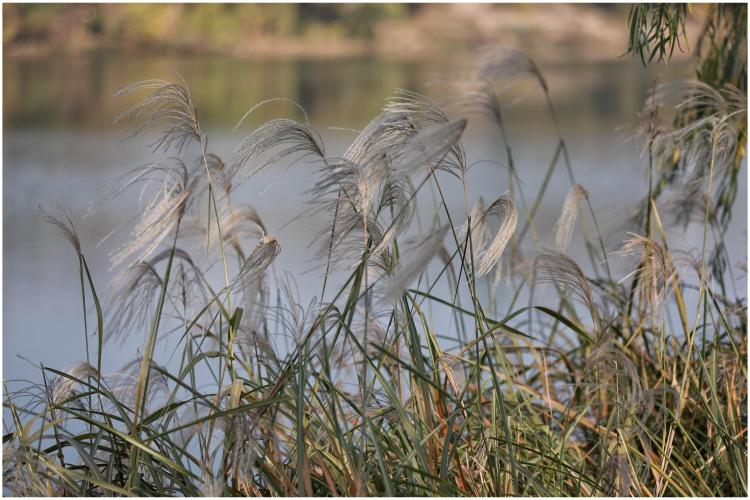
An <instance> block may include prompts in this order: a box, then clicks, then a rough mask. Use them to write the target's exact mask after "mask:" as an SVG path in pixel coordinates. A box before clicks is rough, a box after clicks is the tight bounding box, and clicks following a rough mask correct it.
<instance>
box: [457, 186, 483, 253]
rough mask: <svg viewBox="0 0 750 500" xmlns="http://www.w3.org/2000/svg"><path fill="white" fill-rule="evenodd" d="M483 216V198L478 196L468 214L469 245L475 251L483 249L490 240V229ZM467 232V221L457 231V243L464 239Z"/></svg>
mask: <svg viewBox="0 0 750 500" xmlns="http://www.w3.org/2000/svg"><path fill="white" fill-rule="evenodd" d="M484 214H485V208H484V198H483V197H481V196H480V197H479V199H478V200H477V201H476V203H474V206H473V207H471V211H470V212H469V219H470V220H471V244H472V246H473V247H474V248H475V249H483V248H484V247H485V245H486V244H487V241H488V240H489V238H490V228H489V224H488V223H487V219H486V218H485V216H484ZM468 230H469V221H468V220H467V221H466V222H465V223H463V224H462V225H461V227H460V228H459V230H458V239H459V241H464V240H465V239H466V232H467V231H468Z"/></svg>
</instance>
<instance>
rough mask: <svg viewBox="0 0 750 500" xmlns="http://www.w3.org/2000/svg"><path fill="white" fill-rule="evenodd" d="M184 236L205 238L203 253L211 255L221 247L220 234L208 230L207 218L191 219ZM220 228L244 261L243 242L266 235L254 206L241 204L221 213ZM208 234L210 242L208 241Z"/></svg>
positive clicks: (183, 230)
mask: <svg viewBox="0 0 750 500" xmlns="http://www.w3.org/2000/svg"><path fill="white" fill-rule="evenodd" d="M184 226H185V227H184V229H182V230H181V233H182V236H183V237H186V236H197V235H201V236H203V241H202V243H201V246H202V249H203V251H205V252H207V253H209V254H210V253H211V252H212V251H213V250H216V249H217V248H218V247H219V232H218V231H211V230H210V229H208V224H207V223H206V220H205V217H201V216H200V215H199V216H198V217H191V218H190V219H189V220H186V223H185V224H184ZM220 227H221V230H222V234H221V236H222V238H223V240H224V242H225V243H227V244H228V245H230V246H231V247H232V248H234V250H235V251H236V252H237V255H238V256H239V257H240V259H242V260H244V257H245V252H244V250H243V242H244V240H246V239H253V240H257V239H258V238H261V237H262V236H263V235H264V234H266V226H265V224H264V223H263V219H262V218H261V216H260V214H258V211H257V210H256V209H255V207H253V206H252V205H249V204H246V203H241V204H236V205H235V204H232V205H227V206H225V207H224V209H223V210H222V211H221V215H220ZM206 233H208V234H207V236H208V240H207V241H206V239H205V237H206Z"/></svg>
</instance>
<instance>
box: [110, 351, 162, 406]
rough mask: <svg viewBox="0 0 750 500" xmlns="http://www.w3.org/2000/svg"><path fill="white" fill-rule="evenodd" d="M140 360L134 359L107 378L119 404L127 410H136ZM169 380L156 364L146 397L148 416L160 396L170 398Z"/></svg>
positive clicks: (150, 377)
mask: <svg viewBox="0 0 750 500" xmlns="http://www.w3.org/2000/svg"><path fill="white" fill-rule="evenodd" d="M140 363H141V360H140V359H134V360H133V361H131V362H130V363H128V364H127V365H125V366H124V367H122V369H120V370H118V371H117V372H115V373H111V374H109V375H107V376H106V380H107V385H108V386H109V389H110V392H111V393H112V395H113V396H114V397H115V399H116V400H117V402H118V403H119V404H120V405H122V406H125V407H126V408H134V406H135V403H136V386H137V385H138V384H137V382H138V375H139V373H138V372H139V370H140ZM169 393H170V391H169V379H168V378H167V376H166V375H165V374H164V373H163V372H162V371H160V370H159V369H158V367H157V366H156V365H155V364H154V365H152V366H151V368H150V372H149V384H148V393H147V394H146V396H145V403H146V406H145V408H146V415H148V414H149V413H150V411H149V408H150V407H151V406H153V403H154V400H155V398H156V397H157V396H158V395H161V396H162V397H163V398H166V397H168V396H169Z"/></svg>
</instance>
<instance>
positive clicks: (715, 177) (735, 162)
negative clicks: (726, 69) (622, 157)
mask: <svg viewBox="0 0 750 500" xmlns="http://www.w3.org/2000/svg"><path fill="white" fill-rule="evenodd" d="M666 112H671V113H672V114H676V116H675V117H674V118H673V120H672V122H673V125H672V126H671V127H669V128H667V127H663V126H659V127H658V128H657V127H655V126H654V125H653V123H654V122H657V121H658V120H659V118H658V116H659V115H660V114H664V113H666ZM641 116H642V117H643V119H644V120H643V123H642V124H641V125H640V127H639V131H638V134H637V135H638V136H642V137H646V138H647V139H648V141H647V143H646V145H647V146H648V147H650V151H651V154H652V155H653V157H654V160H655V162H656V165H657V166H659V167H660V168H661V171H662V173H661V179H660V182H658V183H657V184H656V192H655V193H654V194H655V197H657V196H659V195H660V193H661V191H662V190H663V189H664V187H666V186H669V185H676V186H677V187H678V188H679V189H683V188H684V189H687V190H689V191H694V190H696V189H699V188H700V189H706V188H707V186H710V187H711V192H710V193H708V195H709V196H711V197H712V198H713V199H714V204H715V205H716V209H717V211H718V213H719V214H720V216H721V217H720V221H721V223H722V224H726V223H727V222H728V220H729V215H730V212H731V207H732V204H733V200H734V199H735V192H736V189H735V188H734V187H733V185H734V184H735V182H736V174H737V171H738V169H739V166H740V161H739V155H738V152H739V151H740V147H739V144H738V143H739V141H740V136H741V135H742V134H744V130H745V122H746V120H747V98H746V96H744V95H743V94H742V93H741V92H739V91H738V90H737V89H736V88H735V87H732V86H725V87H724V88H722V89H720V90H719V89H714V88H713V87H711V86H710V85H708V84H706V83H704V82H700V81H696V80H678V81H675V82H670V83H665V84H661V85H658V86H657V87H656V88H655V89H653V90H652V91H651V93H650V94H649V97H648V99H647V101H646V104H645V107H644V113H643V114H642V115H641Z"/></svg>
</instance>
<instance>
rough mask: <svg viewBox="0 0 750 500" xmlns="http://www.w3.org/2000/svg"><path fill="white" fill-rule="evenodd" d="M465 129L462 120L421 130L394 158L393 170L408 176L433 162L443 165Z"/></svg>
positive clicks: (406, 142)
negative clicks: (446, 156) (444, 159)
mask: <svg viewBox="0 0 750 500" xmlns="http://www.w3.org/2000/svg"><path fill="white" fill-rule="evenodd" d="M465 128H466V120H464V119H457V120H452V121H449V122H448V123H445V124H442V125H438V126H433V127H427V128H423V129H422V130H420V131H418V132H417V133H416V134H414V135H412V136H411V137H409V138H408V139H407V140H406V141H405V143H404V147H403V150H402V151H401V152H400V154H399V155H398V156H397V157H396V158H394V168H395V169H396V170H397V171H399V172H403V173H405V174H407V175H408V174H410V173H412V172H414V171H415V170H416V169H417V168H419V167H421V166H426V165H431V164H433V163H434V162H437V165H438V166H439V165H443V164H444V163H443V158H444V157H445V155H446V154H447V153H449V152H450V151H453V149H454V148H455V146H456V144H457V142H458V140H459V139H460V138H461V134H463V132H464V129H465Z"/></svg>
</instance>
